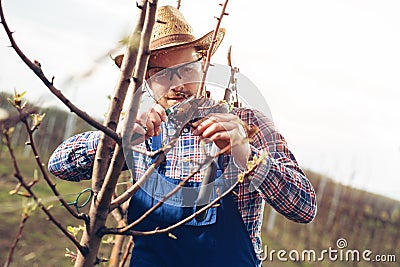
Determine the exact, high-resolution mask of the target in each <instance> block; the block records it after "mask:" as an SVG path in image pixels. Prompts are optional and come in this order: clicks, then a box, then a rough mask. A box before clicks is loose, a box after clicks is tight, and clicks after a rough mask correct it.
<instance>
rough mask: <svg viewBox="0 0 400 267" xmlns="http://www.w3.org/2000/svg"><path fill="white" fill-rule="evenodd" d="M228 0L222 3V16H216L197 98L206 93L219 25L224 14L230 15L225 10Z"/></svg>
mask: <svg viewBox="0 0 400 267" xmlns="http://www.w3.org/2000/svg"><path fill="white" fill-rule="evenodd" d="M228 1H229V0H225V2H224V4H223V5H222V10H221V14H220V16H219V17H216V19H217V25H216V26H215V30H214V33H213V37H212V41H211V44H210V47H209V48H208V51H207V58H206V60H205V64H204V67H203V76H202V79H201V83H200V87H199V89H198V90H197V96H196V97H197V98H199V97H202V96H204V95H205V87H204V84H205V81H206V77H207V72H208V68H209V67H210V62H211V56H212V52H213V50H214V46H215V43H216V42H217V34H218V30H219V27H220V25H221V20H222V18H223V16H225V15H228V14H227V13H226V12H225V9H226V6H227V4H228Z"/></svg>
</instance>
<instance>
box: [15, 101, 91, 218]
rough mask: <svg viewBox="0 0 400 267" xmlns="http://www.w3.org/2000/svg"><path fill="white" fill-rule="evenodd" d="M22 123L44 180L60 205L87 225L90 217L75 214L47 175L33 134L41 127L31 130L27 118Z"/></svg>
mask: <svg viewBox="0 0 400 267" xmlns="http://www.w3.org/2000/svg"><path fill="white" fill-rule="evenodd" d="M16 108H17V109H18V112H19V113H20V114H21V112H22V109H21V108H19V107H16ZM22 122H23V123H24V125H25V128H26V131H27V133H28V137H29V143H28V145H30V147H31V149H32V152H33V155H34V156H35V160H36V164H37V165H38V167H39V169H40V172H41V173H42V175H43V178H44V180H45V181H46V183H47V184H48V186H49V187H50V188H51V190H52V191H53V194H54V195H55V196H56V197H57V199H58V200H59V201H60V203H61V204H62V205H63V206H64V208H65V209H66V210H67V211H68V212H69V213H70V214H71V215H72V216H74V217H75V218H77V219H80V220H84V221H85V222H86V223H88V219H89V218H88V217H87V215H86V214H84V213H81V214H78V213H77V212H75V211H74V210H73V209H72V208H71V206H70V205H68V203H67V202H66V201H65V200H64V199H63V198H62V196H61V195H60V193H59V192H58V190H57V189H56V185H55V183H54V182H53V181H52V180H51V178H50V177H49V175H48V174H47V171H46V170H45V168H44V164H43V163H42V161H41V160H40V156H39V152H38V150H37V148H36V144H35V140H34V138H33V132H34V131H35V129H37V127H38V126H39V125H35V126H33V128H32V129H31V128H30V127H29V124H28V121H27V120H26V118H22ZM29 186H30V187H32V185H29Z"/></svg>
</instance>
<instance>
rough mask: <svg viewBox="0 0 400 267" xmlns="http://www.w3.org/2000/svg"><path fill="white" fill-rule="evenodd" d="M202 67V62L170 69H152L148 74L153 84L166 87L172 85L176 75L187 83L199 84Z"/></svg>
mask: <svg viewBox="0 0 400 267" xmlns="http://www.w3.org/2000/svg"><path fill="white" fill-rule="evenodd" d="M201 65H202V63H201V62H199V61H195V62H189V63H184V64H181V65H179V66H176V67H170V68H161V67H151V68H149V71H148V72H149V75H150V81H151V82H155V83H158V84H162V85H166V86H167V85H170V83H171V81H172V80H173V78H174V75H176V76H177V77H178V79H180V80H182V82H185V83H188V82H198V81H199V79H200V74H201Z"/></svg>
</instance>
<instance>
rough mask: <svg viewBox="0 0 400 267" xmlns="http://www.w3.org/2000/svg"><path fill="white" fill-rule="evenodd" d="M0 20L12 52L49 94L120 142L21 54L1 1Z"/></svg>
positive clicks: (38, 66)
mask: <svg viewBox="0 0 400 267" xmlns="http://www.w3.org/2000/svg"><path fill="white" fill-rule="evenodd" d="M0 19H1V21H2V24H3V27H4V30H5V32H6V34H7V36H8V39H9V40H10V42H11V47H12V48H13V49H14V51H15V52H16V53H17V54H18V56H19V57H20V58H21V59H22V61H23V62H25V64H26V65H27V66H28V67H29V68H30V69H31V70H32V71H33V72H34V73H35V74H36V76H37V77H38V78H39V79H40V80H42V82H43V83H44V84H45V85H46V87H47V88H48V89H49V90H50V92H51V93H53V94H54V95H55V96H56V97H57V98H58V99H60V100H61V102H63V103H64V104H65V105H66V106H67V107H68V108H69V109H70V111H71V112H74V113H75V114H76V115H78V116H79V117H80V118H82V119H83V120H84V121H86V122H87V123H88V124H90V125H91V126H93V127H95V128H96V129H99V130H101V131H102V132H104V133H106V134H107V135H108V136H110V137H111V138H112V139H114V140H115V141H116V142H117V143H119V142H120V138H119V136H118V135H117V133H116V132H115V131H114V130H112V129H110V128H109V127H106V126H104V125H102V124H101V123H99V122H97V121H96V120H95V119H94V118H92V117H91V116H90V115H88V114H87V113H86V112H84V111H82V110H81V109H79V108H78V107H76V106H75V105H74V104H73V103H72V102H71V101H70V100H69V99H68V98H66V97H65V96H64V95H63V94H62V93H61V91H60V90H59V89H57V88H56V87H54V85H53V82H54V77H53V78H52V81H49V80H48V79H47V78H46V76H45V75H44V73H43V71H42V69H41V67H40V63H39V64H37V63H38V62H37V61H36V63H35V62H32V61H31V60H29V59H28V57H27V56H26V55H25V54H24V53H23V52H22V50H21V49H20V48H19V46H18V45H17V43H16V42H15V40H14V37H13V36H12V34H13V32H11V31H10V29H9V27H8V24H7V22H6V19H5V17H4V11H3V7H2V1H1V0H0Z"/></svg>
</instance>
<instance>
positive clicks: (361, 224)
mask: <svg viewBox="0 0 400 267" xmlns="http://www.w3.org/2000/svg"><path fill="white" fill-rule="evenodd" d="M307 176H308V178H309V179H310V181H311V182H312V184H313V185H314V187H315V189H316V191H317V199H318V213H317V216H316V218H315V220H314V221H313V222H312V223H311V224H309V225H301V224H296V223H292V222H290V221H288V220H286V219H285V218H284V217H283V216H281V215H276V214H275V212H274V211H272V210H271V209H268V210H267V211H266V214H265V224H264V231H265V233H266V236H265V237H264V239H265V240H266V243H267V244H268V242H272V243H273V244H274V245H275V246H276V244H278V247H273V248H271V247H270V246H269V249H275V250H277V249H280V248H282V249H285V250H287V251H290V250H292V249H296V250H297V251H301V250H307V249H313V250H315V251H316V252H317V257H319V256H320V254H319V253H320V252H321V251H322V250H324V249H329V247H331V248H332V249H336V250H339V251H340V249H339V248H340V247H341V246H345V247H343V248H342V249H341V250H342V251H343V253H346V251H349V250H358V251H359V252H360V261H345V259H344V260H343V261H342V262H340V261H339V260H337V261H329V259H328V256H327V255H326V256H325V260H324V261H323V262H310V263H311V264H312V266H374V267H375V266H376V267H378V266H387V267H389V266H393V267H394V266H398V262H399V261H400V254H399V252H400V202H399V201H396V200H393V199H390V198H386V197H384V196H382V195H376V194H373V193H370V192H366V191H363V190H359V189H356V188H353V187H349V186H345V185H342V184H340V183H337V182H335V181H333V180H331V179H329V178H328V177H326V176H322V175H320V174H317V173H314V172H311V171H307ZM338 240H341V241H342V242H346V244H343V243H342V244H340V245H339V247H338V244H337V242H338ZM339 242H340V241H339ZM364 250H371V251H372V253H373V254H372V255H371V256H370V257H371V259H374V257H375V255H383V258H386V261H387V262H385V263H383V262H377V261H374V262H373V261H371V262H366V261H363V259H362V258H361V253H362V252H363V251H364ZM350 259H351V257H350ZM394 260H396V262H394ZM306 262H307V261H306ZM272 264H274V265H273V266H279V263H277V262H275V263H272ZM270 266H271V265H270ZM305 266H309V265H305Z"/></svg>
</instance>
